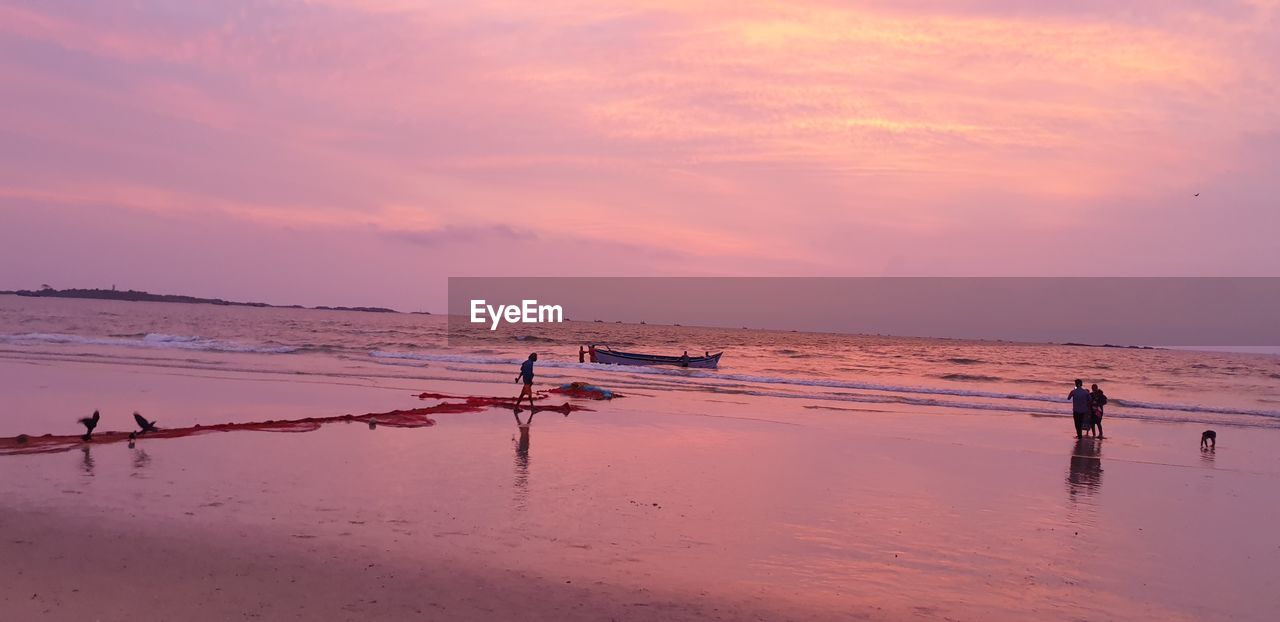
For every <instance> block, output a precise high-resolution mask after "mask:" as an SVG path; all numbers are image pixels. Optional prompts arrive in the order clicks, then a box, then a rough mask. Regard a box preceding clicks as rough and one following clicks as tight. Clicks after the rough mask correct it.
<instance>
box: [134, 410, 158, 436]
mask: <svg viewBox="0 0 1280 622" xmlns="http://www.w3.org/2000/svg"><path fill="white" fill-rule="evenodd" d="M133 420H134V421H136V422H137V423H138V427H140V428H142V431H141V432H139V434H146V433H147V432H155V431H156V422H154V421H147V420H146V419H145V418H143V416H142V415H140V414H138V413H137V412H136V411H135V412H134V413H133Z"/></svg>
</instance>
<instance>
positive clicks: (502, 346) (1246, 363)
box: [0, 296, 1280, 427]
mask: <svg viewBox="0 0 1280 622" xmlns="http://www.w3.org/2000/svg"><path fill="white" fill-rule="evenodd" d="M590 343H600V344H609V345H610V346H612V347H614V348H617V349H623V350H634V351H643V352H655V353H667V354H679V353H680V352H683V351H686V350H687V351H689V352H691V353H702V352H704V351H712V352H716V351H721V350H723V351H724V352H725V354H724V357H723V358H722V359H721V364H720V367H719V369H715V370H686V369H676V368H668V367H614V366H604V365H596V364H591V363H586V364H583V363H579V362H578V347H579V346H580V345H585V344H590ZM530 352H538V354H539V357H540V358H539V361H538V365H537V369H538V379H539V383H565V382H570V381H575V380H583V381H589V382H593V383H596V384H599V385H601V386H605V387H607V388H610V389H614V390H616V391H620V392H622V393H624V394H625V393H627V392H632V393H647V394H654V393H663V392H700V393H719V394H725V395H736V396H739V397H740V398H743V399H746V398H750V397H751V396H768V397H778V398H794V399H798V400H804V401H805V406H806V407H807V408H811V409H815V410H826V411H829V413H830V416H833V417H836V416H859V415H858V413H859V412H861V411H864V410H865V408H866V405H869V404H870V405H874V404H908V405H913V406H919V407H926V408H929V409H937V411H939V412H942V413H946V414H964V413H965V412H979V411H980V412H986V413H991V412H997V413H998V412H1007V413H1022V414H1044V415H1062V414H1066V413H1068V412H1069V406H1068V403H1067V401H1066V399H1065V396H1066V394H1067V392H1068V391H1069V390H1070V388H1071V386H1072V381H1073V379H1075V378H1081V379H1083V380H1084V382H1085V384H1086V386H1087V385H1089V384H1092V383H1098V384H1099V385H1101V386H1102V387H1103V389H1104V390H1105V391H1106V392H1107V394H1108V396H1109V398H1110V402H1109V405H1108V411H1107V416H1108V417H1114V418H1132V419H1144V420H1154V421H1176V422H1188V421H1189V422H1202V423H1205V424H1206V425H1234V426H1255V427H1280V357H1277V356H1275V355H1268V354H1246V353H1226V352H1199V351H1186V350H1169V349H1134V348H1099V347H1081V346H1068V345H1057V344H1032V343H1007V342H989V341H964V340H949V339H926V338H913V337H891V336H873V335H845V334H826V333H804V332H786V331H767V330H751V329H732V328H709V327H693V326H657V325H637V324H613V323H598V322H566V323H564V324H560V325H556V326H555V327H554V328H552V329H551V330H549V331H548V330H545V329H544V330H543V331H542V332H541V333H540V334H539V336H536V337H534V336H519V335H517V336H510V335H503V336H497V335H495V336H494V337H493V339H491V340H488V341H483V342H480V341H477V340H475V339H468V345H467V346H465V347H456V346H455V347H450V345H449V343H448V339H447V331H446V321H445V317H443V316H433V315H418V314H381V313H363V312H350V311H327V310H310V309H288V308H253V307H231V306H214V305H191V304H173V303H151V302H117V301H102V300H75V299H51V298H23V297H17V296H0V357H5V358H8V359H18V360H30V361H58V360H65V361H80V362H85V361H92V362H95V363H99V364H108V365H145V366H148V367H156V366H159V367H166V368H174V369H186V370H202V369H203V370H218V371H227V370H230V369H234V370H235V371H237V372H243V373H254V372H260V373H280V372H282V371H283V372H289V373H294V374H302V375H307V376H309V377H312V380H314V381H318V382H334V383H339V382H340V383H351V382H360V381H361V379H364V380H374V379H381V380H384V381H385V380H387V379H394V380H402V381H404V382H405V383H406V384H413V386H421V387H429V386H430V385H431V383H432V381H440V380H465V381H470V382H485V383H492V384H494V385H495V386H494V393H495V394H505V392H515V390H516V386H515V385H514V384H513V382H514V381H513V377H514V376H515V373H516V369H517V365H518V364H519V362H520V361H522V360H523V359H524V358H525V357H526V356H527V355H528V353H530ZM853 404H858V405H859V406H858V408H857V409H853V408H848V406H851V405H853Z"/></svg>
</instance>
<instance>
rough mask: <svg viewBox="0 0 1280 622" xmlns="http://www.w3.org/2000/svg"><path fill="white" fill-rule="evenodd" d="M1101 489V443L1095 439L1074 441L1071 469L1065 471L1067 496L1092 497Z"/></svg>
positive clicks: (1073, 497)
mask: <svg viewBox="0 0 1280 622" xmlns="http://www.w3.org/2000/svg"><path fill="white" fill-rule="evenodd" d="M1100 488H1102V443H1099V442H1098V441H1097V440H1096V439H1091V438H1082V439H1078V440H1076V443H1075V446H1074V448H1073V449H1072V451H1071V468H1070V470H1068V471H1067V495H1068V496H1069V497H1070V498H1071V500H1072V501H1076V500H1077V498H1076V497H1077V495H1083V496H1093V495H1094V494H1096V493H1097V492H1098V490H1099V489H1100Z"/></svg>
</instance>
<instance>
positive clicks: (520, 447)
mask: <svg viewBox="0 0 1280 622" xmlns="http://www.w3.org/2000/svg"><path fill="white" fill-rule="evenodd" d="M534 414H535V413H532V412H531V413H529V419H528V420H526V421H524V422H521V421H520V415H519V413H513V415H514V416H515V418H516V429H517V430H519V437H518V440H516V460H515V467H516V468H515V501H516V509H517V510H520V511H524V510H527V509H529V428H530V427H532V426H533V415H534Z"/></svg>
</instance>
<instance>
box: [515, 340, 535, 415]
mask: <svg viewBox="0 0 1280 622" xmlns="http://www.w3.org/2000/svg"><path fill="white" fill-rule="evenodd" d="M537 360H538V353H537V352H533V353H531V354H529V358H528V360H526V361H525V362H523V363H521V364H520V375H519V376H516V382H520V381H521V380H523V381H524V388H523V389H520V395H519V397H517V398H516V407H515V410H516V411H517V412H519V410H520V400H521V399H523V398H524V396H526V395H528V396H529V408H530V409H532V408H533V364H534V362H536V361H537Z"/></svg>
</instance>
